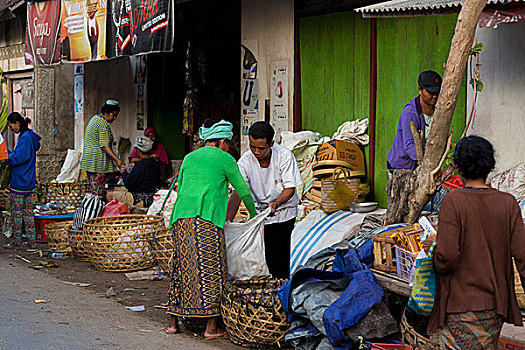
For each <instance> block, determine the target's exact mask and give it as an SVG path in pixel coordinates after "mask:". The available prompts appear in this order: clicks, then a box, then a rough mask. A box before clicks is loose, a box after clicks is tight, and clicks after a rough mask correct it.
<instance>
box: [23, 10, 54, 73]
mask: <svg viewBox="0 0 525 350" xmlns="http://www.w3.org/2000/svg"><path fill="white" fill-rule="evenodd" d="M26 26H27V28H26V29H27V30H26V45H25V55H24V56H25V63H26V64H29V65H34V64H53V63H58V62H59V58H60V57H59V52H60V50H59V43H58V39H59V34H60V0H49V1H44V2H34V3H28V4H27V23H26Z"/></svg>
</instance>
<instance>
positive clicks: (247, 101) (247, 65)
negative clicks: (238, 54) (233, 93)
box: [241, 45, 259, 152]
mask: <svg viewBox="0 0 525 350" xmlns="http://www.w3.org/2000/svg"><path fill="white" fill-rule="evenodd" d="M241 49H242V57H243V59H242V67H241V69H242V80H241V98H242V99H241V100H242V106H241V124H242V125H241V151H242V152H244V151H245V150H248V149H249V139H248V131H249V129H250V126H252V124H253V123H255V122H256V121H257V120H258V119H259V81H258V78H257V59H256V58H255V55H254V54H253V53H252V52H251V51H250V49H248V48H247V47H245V46H244V45H241Z"/></svg>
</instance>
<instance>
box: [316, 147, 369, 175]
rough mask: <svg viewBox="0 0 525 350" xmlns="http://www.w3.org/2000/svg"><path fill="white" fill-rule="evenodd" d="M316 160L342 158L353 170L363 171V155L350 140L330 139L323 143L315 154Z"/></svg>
mask: <svg viewBox="0 0 525 350" xmlns="http://www.w3.org/2000/svg"><path fill="white" fill-rule="evenodd" d="M316 158H317V161H318V162H320V161H323V160H344V161H346V162H348V163H350V165H351V166H352V170H353V171H365V156H364V154H363V151H361V148H359V146H358V145H356V144H355V143H352V142H347V141H341V140H332V141H330V142H325V143H323V144H322V145H321V146H320V147H319V149H318V150H317V154H316Z"/></svg>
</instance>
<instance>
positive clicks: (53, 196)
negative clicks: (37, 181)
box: [41, 182, 88, 210]
mask: <svg viewBox="0 0 525 350" xmlns="http://www.w3.org/2000/svg"><path fill="white" fill-rule="evenodd" d="M41 187H42V200H43V202H44V203H49V202H52V201H54V202H56V203H62V204H64V205H65V206H66V207H67V209H68V210H75V209H76V208H77V207H78V206H79V205H80V202H82V199H83V198H84V195H85V194H86V192H87V191H88V185H87V182H69V183H58V182H50V183H48V184H44V185H42V186H41Z"/></svg>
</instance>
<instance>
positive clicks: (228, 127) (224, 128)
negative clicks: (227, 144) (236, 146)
mask: <svg viewBox="0 0 525 350" xmlns="http://www.w3.org/2000/svg"><path fill="white" fill-rule="evenodd" d="M199 137H200V138H201V139H202V140H204V141H207V140H211V139H224V138H227V139H228V140H231V139H232V137H233V125H232V123H230V122H227V121H225V120H221V121H220V122H218V123H215V124H213V125H212V126H211V127H209V128H206V127H205V126H204V125H203V126H201V127H200V129H199Z"/></svg>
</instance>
